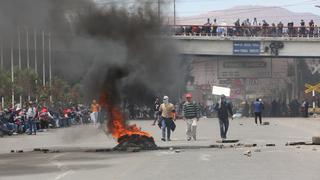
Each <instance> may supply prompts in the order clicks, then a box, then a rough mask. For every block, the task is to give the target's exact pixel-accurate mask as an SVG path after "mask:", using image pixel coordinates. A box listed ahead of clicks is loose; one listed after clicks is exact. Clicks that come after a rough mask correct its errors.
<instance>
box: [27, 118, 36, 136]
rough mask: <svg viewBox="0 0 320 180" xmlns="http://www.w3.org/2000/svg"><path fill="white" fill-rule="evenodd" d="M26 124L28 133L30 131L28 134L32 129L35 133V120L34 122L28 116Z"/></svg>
mask: <svg viewBox="0 0 320 180" xmlns="http://www.w3.org/2000/svg"><path fill="white" fill-rule="evenodd" d="M28 126H29V133H30V134H32V130H33V133H34V134H36V133H37V126H36V122H35V121H34V119H33V118H31V117H29V118H28Z"/></svg>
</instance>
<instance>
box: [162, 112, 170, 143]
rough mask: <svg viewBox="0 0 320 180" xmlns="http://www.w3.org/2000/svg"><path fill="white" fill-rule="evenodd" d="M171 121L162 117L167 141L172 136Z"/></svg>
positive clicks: (163, 133)
mask: <svg viewBox="0 0 320 180" xmlns="http://www.w3.org/2000/svg"><path fill="white" fill-rule="evenodd" d="M170 121H171V119H170V118H164V117H161V130H162V138H163V139H165V138H166V132H167V140H169V139H170V134H171V130H170Z"/></svg>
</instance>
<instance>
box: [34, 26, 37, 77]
mask: <svg viewBox="0 0 320 180" xmlns="http://www.w3.org/2000/svg"><path fill="white" fill-rule="evenodd" d="M34 72H35V73H36V74H38V63H37V30H34Z"/></svg>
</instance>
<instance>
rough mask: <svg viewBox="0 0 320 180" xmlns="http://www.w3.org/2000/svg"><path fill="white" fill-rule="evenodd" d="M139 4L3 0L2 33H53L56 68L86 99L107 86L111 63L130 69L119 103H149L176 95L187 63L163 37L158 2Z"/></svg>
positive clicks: (0, 6) (6, 35) (10, 35)
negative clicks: (22, 29) (21, 30)
mask: <svg viewBox="0 0 320 180" xmlns="http://www.w3.org/2000/svg"><path fill="white" fill-rule="evenodd" d="M135 2H136V3H135V4H131V5H130V6H127V5H123V4H120V5H119V4H118V3H117V1H114V4H112V3H110V4H108V6H106V7H99V6H97V4H96V3H95V2H94V1H92V0H23V1H21V0H2V1H0V36H1V39H2V40H3V41H10V40H11V39H14V38H15V36H16V34H15V32H16V29H17V27H25V28H29V29H30V31H31V30H34V29H35V30H38V31H40V30H44V31H46V32H50V33H51V34H52V38H53V40H52V41H53V61H54V63H53V72H54V73H55V75H59V76H62V77H64V78H68V79H69V80H70V81H72V82H81V83H82V84H83V85H84V86H83V87H84V89H83V91H84V92H85V93H86V95H87V99H88V100H89V99H92V98H98V96H99V94H100V91H101V90H102V89H103V88H105V87H108V81H106V79H108V78H109V77H107V76H108V72H109V71H110V70H112V69H114V68H113V67H117V68H118V69H125V71H126V76H123V77H122V80H121V83H120V84H119V92H118V93H119V95H121V97H122V99H117V101H119V102H120V101H121V100H126V101H127V102H129V103H137V104H139V103H147V102H149V103H150V101H151V102H152V98H153V97H154V96H155V95H164V94H165V95H169V96H171V97H172V98H171V99H174V97H177V95H178V92H179V91H180V90H181V89H182V88H181V87H183V85H184V82H185V74H186V73H185V67H186V66H184V64H185V63H183V62H182V61H181V58H180V56H179V55H178V53H177V52H176V51H175V48H174V46H173V45H172V42H171V40H170V39H169V38H168V37H166V36H164V33H165V32H166V31H167V29H166V28H165V26H163V24H162V23H161V22H159V18H158V13H157V12H156V11H155V10H154V9H157V8H156V7H154V4H153V3H149V2H148V1H138V0H137V1H135ZM30 46H32V45H30ZM39 66H40V65H39ZM109 74H110V73H109ZM106 77H107V78H106ZM106 83H107V84H106ZM119 97H120V96H119Z"/></svg>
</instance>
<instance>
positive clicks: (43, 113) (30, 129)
mask: <svg viewBox="0 0 320 180" xmlns="http://www.w3.org/2000/svg"><path fill="white" fill-rule="evenodd" d="M90 116H92V110H90V109H89V107H86V106H84V105H81V104H80V105H76V106H69V107H65V108H62V107H58V108H57V107H46V106H41V105H39V104H37V103H35V102H28V104H27V105H25V106H21V105H20V104H18V105H16V106H15V107H11V108H7V109H6V108H5V109H1V108H0V136H4V135H18V134H28V135H36V134H37V132H43V131H46V130H47V129H50V128H66V127H70V126H72V125H76V124H89V123H92V122H93V120H95V119H93V118H90Z"/></svg>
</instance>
